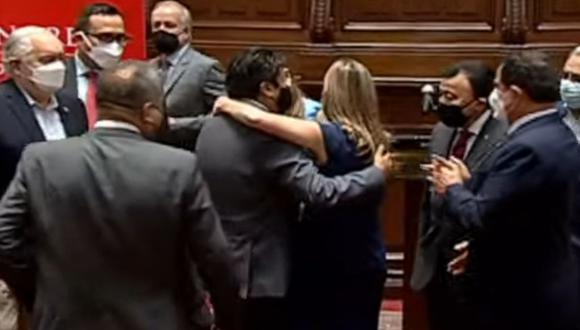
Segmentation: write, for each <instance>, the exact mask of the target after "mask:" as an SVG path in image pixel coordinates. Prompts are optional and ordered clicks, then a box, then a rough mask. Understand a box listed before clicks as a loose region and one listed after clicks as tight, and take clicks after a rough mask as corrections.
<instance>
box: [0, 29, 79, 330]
mask: <svg viewBox="0 0 580 330" xmlns="http://www.w3.org/2000/svg"><path fill="white" fill-rule="evenodd" d="M28 46H29V47H28ZM3 54H4V59H3V60H4V63H5V65H6V69H7V73H8V74H9V75H10V80H7V81H5V82H3V83H2V84H0V158H1V159H2V161H0V196H2V195H3V194H4V192H5V191H6V188H7V187H8V185H9V183H10V181H11V180H12V178H13V177H14V173H15V172H16V164H17V163H18V161H19V159H20V155H21V153H22V150H23V149H24V148H25V147H26V146H27V145H28V144H30V143H33V142H40V141H46V140H59V139H64V138H66V137H70V136H77V135H81V134H83V133H84V132H86V130H87V119H86V115H85V110H84V107H83V105H82V103H81V102H80V101H79V100H78V99H77V98H76V97H69V96H68V95H63V94H62V93H56V91H57V90H58V89H60V88H61V87H62V83H63V81H64V75H65V66H64V64H63V62H62V61H63V59H64V48H63V45H62V43H61V42H60V40H58V38H56V37H55V36H54V35H53V34H52V33H50V32H49V31H48V30H46V29H43V28H40V27H22V28H19V29H17V30H15V31H14V32H13V33H12V34H11V36H10V38H9V39H8V40H7V41H6V43H5V44H4V49H3ZM0 276H1V277H2V279H3V280H5V281H7V282H8V284H9V286H10V287H11V289H12V290H13V292H14V294H15V295H16V296H17V298H18V301H19V302H20V304H21V305H20V308H22V307H24V306H26V307H27V308H31V292H32V291H33V287H34V285H33V283H32V281H26V280H24V279H25V278H30V276H31V273H30V272H25V273H21V274H18V275H17V276H10V275H9V274H6V273H4V272H2V274H0ZM0 286H4V284H3V283H2V284H0ZM6 292H8V293H7V295H2V296H1V298H0V300H1V302H0V305H1V306H2V307H1V310H0V314H1V315H2V317H1V318H0V327H1V328H2V329H12V328H13V327H14V326H15V324H14V323H15V320H16V319H17V316H18V315H16V302H15V300H14V299H13V297H12V292H9V291H8V290H6ZM20 316H23V314H21V315H20ZM21 320H22V319H21Z"/></svg>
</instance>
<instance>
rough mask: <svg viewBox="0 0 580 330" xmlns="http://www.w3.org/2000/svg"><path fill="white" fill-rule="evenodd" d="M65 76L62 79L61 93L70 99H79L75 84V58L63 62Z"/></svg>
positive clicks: (76, 84) (76, 83)
mask: <svg viewBox="0 0 580 330" xmlns="http://www.w3.org/2000/svg"><path fill="white" fill-rule="evenodd" d="M65 65H66V75H65V79H64V86H63V87H62V89H61V92H64V93H66V94H68V95H69V96H72V97H76V98H78V97H79V90H78V82H77V65H76V62H75V58H74V56H73V57H69V58H67V59H66V61H65Z"/></svg>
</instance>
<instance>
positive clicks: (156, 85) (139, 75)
mask: <svg viewBox="0 0 580 330" xmlns="http://www.w3.org/2000/svg"><path fill="white" fill-rule="evenodd" d="M148 102H151V103H153V104H155V105H157V106H159V107H160V108H163V88H162V84H161V78H160V77H159V73H158V71H157V68H156V67H155V66H154V65H153V64H150V63H147V62H144V61H137V60H127V61H122V62H120V63H119V64H117V65H116V66H114V67H113V68H110V69H107V70H104V71H103V72H102V73H101V74H100V77H99V86H98V89H97V103H98V104H99V105H102V104H109V105H116V106H119V107H122V108H125V109H126V110H128V111H137V110H140V109H141V108H142V107H143V105H144V104H145V103H148Z"/></svg>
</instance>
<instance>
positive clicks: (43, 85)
mask: <svg viewBox="0 0 580 330" xmlns="http://www.w3.org/2000/svg"><path fill="white" fill-rule="evenodd" d="M65 74H66V67H65V66H64V63H63V62H62V61H54V62H52V63H49V64H45V65H41V66H38V67H36V68H32V75H31V76H30V78H29V79H30V80H31V81H32V82H33V83H34V84H36V86H38V88H40V89H41V90H43V91H44V92H47V93H50V94H54V93H55V92H56V91H57V90H59V89H61V88H62V87H63V86H64V78H65Z"/></svg>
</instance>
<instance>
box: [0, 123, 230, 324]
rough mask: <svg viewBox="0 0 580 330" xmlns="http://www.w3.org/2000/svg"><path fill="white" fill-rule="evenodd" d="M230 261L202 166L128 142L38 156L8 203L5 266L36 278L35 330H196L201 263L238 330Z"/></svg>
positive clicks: (0, 212) (3, 220)
mask: <svg viewBox="0 0 580 330" xmlns="http://www.w3.org/2000/svg"><path fill="white" fill-rule="evenodd" d="M25 233H26V235H25ZM230 257H231V254H230V251H229V248H228V245H227V241H226V238H225V236H224V233H223V231H222V228H221V224H220V222H219V220H218V216H217V213H216V212H215V210H214V208H213V206H212V202H211V199H210V196H209V192H208V190H207V188H206V185H205V183H204V181H203V179H202V177H201V174H200V171H199V170H198V168H197V163H196V159H195V156H194V155H192V154H191V153H188V152H184V151H180V150H177V149H174V148H170V147H166V146H162V145H159V144H155V143H152V142H149V141H146V140H144V139H143V138H142V137H141V136H140V135H138V134H136V133H133V132H130V131H125V130H118V129H102V128H101V129H96V130H95V131H94V132H91V133H89V134H87V135H85V136H83V137H80V138H72V139H68V140H64V141H59V142H47V143H41V144H33V145H31V146H30V147H28V148H27V149H26V151H25V152H24V154H23V156H22V160H21V162H20V164H19V167H18V171H17V174H16V177H15V179H14V180H13V182H12V184H11V186H10V188H9V190H8V192H7V193H6V195H5V196H4V198H3V199H2V201H1V202H0V265H2V267H3V268H7V269H12V270H19V269H20V270H22V269H23V268H26V267H33V266H35V267H36V268H37V274H36V286H37V289H36V295H35V297H36V300H35V304H34V314H33V315H34V320H33V324H34V329H79V330H80V329H83V330H87V329H99V330H100V329H109V330H115V329H119V330H120V329H123V330H127V329H135V330H141V329H151V330H153V329H192V324H191V319H190V318H191V315H192V310H191V309H192V308H193V303H192V301H191V299H192V298H191V297H192V292H191V287H192V286H191V277H190V275H189V273H188V272H189V270H190V263H191V260H192V259H193V260H194V261H195V262H197V263H198V264H199V268H200V270H201V272H202V274H205V275H206V281H207V283H208V284H209V287H210V291H211V292H212V295H213V299H214V303H215V307H216V312H217V316H218V319H219V320H221V321H223V324H222V327H223V328H224V329H232V327H233V326H232V325H231V324H230V322H233V320H234V319H235V318H234V310H235V306H236V303H237V295H238V292H237V278H236V272H234V270H233V268H232V265H233V263H232V262H231V259H230Z"/></svg>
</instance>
